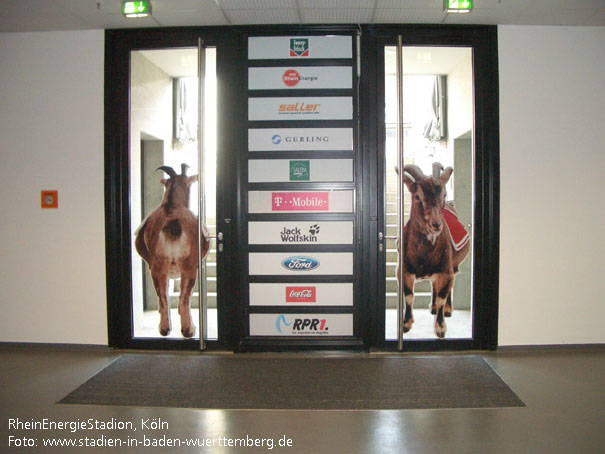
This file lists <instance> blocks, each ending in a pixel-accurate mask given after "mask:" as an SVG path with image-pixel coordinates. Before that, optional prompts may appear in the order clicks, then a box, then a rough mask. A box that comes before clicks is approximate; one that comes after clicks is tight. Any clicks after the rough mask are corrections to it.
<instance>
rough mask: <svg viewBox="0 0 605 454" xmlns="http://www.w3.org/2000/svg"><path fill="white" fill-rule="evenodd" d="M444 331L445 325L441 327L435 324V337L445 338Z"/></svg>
mask: <svg viewBox="0 0 605 454" xmlns="http://www.w3.org/2000/svg"><path fill="white" fill-rule="evenodd" d="M445 330H446V326H445V323H444V324H442V325H439V324H438V323H436V324H435V335H436V336H437V337H438V338H439V339H443V338H444V337H445Z"/></svg>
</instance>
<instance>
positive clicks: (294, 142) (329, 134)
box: [248, 128, 353, 151]
mask: <svg viewBox="0 0 605 454" xmlns="http://www.w3.org/2000/svg"><path fill="white" fill-rule="evenodd" d="M248 150H249V151H307V150H311V151H335V150H343V151H349V150H353V129H352V128H322V129H314V128H278V129H276V128H268V129H249V130H248Z"/></svg>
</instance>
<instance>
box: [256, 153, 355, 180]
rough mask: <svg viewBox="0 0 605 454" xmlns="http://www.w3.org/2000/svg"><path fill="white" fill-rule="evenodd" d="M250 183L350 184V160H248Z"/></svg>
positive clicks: (351, 167)
mask: <svg viewBox="0 0 605 454" xmlns="http://www.w3.org/2000/svg"><path fill="white" fill-rule="evenodd" d="M248 181H249V182H250V183H288V182H297V181H309V182H312V181H314V182H341V181H342V182H352V181H353V160H352V159H308V160H288V159H250V160H248Z"/></svg>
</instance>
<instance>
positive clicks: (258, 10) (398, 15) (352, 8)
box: [0, 0, 605, 32]
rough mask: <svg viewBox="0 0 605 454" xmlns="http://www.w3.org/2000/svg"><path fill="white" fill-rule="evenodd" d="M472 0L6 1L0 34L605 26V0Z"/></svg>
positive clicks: (0, 2)
mask: <svg viewBox="0 0 605 454" xmlns="http://www.w3.org/2000/svg"><path fill="white" fill-rule="evenodd" d="M473 3H474V7H473V11H472V12H471V13H470V14H446V13H444V12H443V0H152V11H153V16H152V17H150V18H141V19H126V18H124V17H123V16H122V14H121V4H122V0H0V32H24V31H49V30H87V29H108V28H135V27H136V28H139V27H173V26H197V25H244V24H247V25H252V24H311V23H314V24H322V23H331V24H338V23H347V24H352V23H363V24H370V23H376V24H380V23H431V24H494V25H499V24H508V25H511V24H514V25H586V26H605V0H474V1H473Z"/></svg>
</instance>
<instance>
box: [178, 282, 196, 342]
mask: <svg viewBox="0 0 605 454" xmlns="http://www.w3.org/2000/svg"><path fill="white" fill-rule="evenodd" d="M195 277H196V273H195V272H193V273H192V274H191V273H189V274H185V273H183V274H182V275H181V294H180V296H179V315H180V316H181V334H182V335H183V337H187V338H189V337H193V335H194V334H195V324H194V323H193V322H192V321H191V309H190V307H189V299H190V297H191V292H192V291H193V287H194V285H195ZM200 308H201V298H200ZM200 310H201V309H200Z"/></svg>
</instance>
